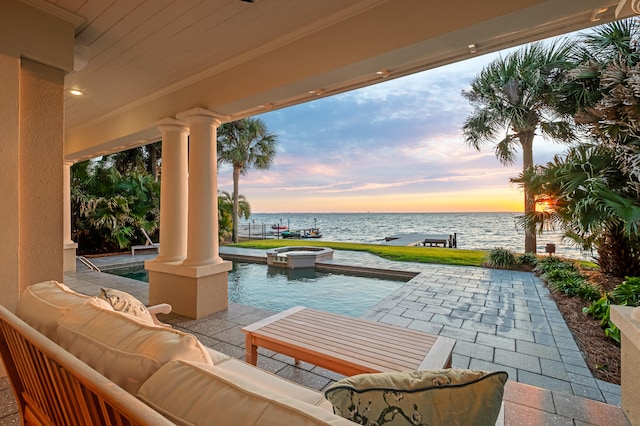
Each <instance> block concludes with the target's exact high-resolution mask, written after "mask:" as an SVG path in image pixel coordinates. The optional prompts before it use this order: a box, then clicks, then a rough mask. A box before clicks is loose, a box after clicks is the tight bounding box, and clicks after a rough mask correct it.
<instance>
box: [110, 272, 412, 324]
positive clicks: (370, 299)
mask: <svg viewBox="0 0 640 426" xmlns="http://www.w3.org/2000/svg"><path fill="white" fill-rule="evenodd" d="M104 272H109V273H112V274H116V275H120V276H125V277H129V278H133V279H136V280H139V281H146V282H148V280H149V279H148V275H147V271H146V270H144V269H142V268H141V267H140V268H136V269H128V270H123V269H121V270H114V271H104ZM405 281H406V280H391V279H387V278H384V279H381V278H375V277H370V276H366V277H364V276H357V275H345V274H339V273H332V272H324V271H316V270H315V269H284V268H274V267H268V266H267V265H262V264H257V263H243V262H233V268H232V270H231V271H229V301H230V302H234V303H239V304H242V305H248V306H253V307H255V308H262V309H268V310H271V311H276V312H280V311H284V310H285V309H289V308H290V307H292V306H296V305H302V306H307V307H309V308H314V309H320V310H324V311H328V312H334V313H338V314H345V315H350V316H353V317H358V316H361V315H362V314H363V313H365V312H366V311H367V310H368V309H370V308H372V307H373V306H374V305H375V304H376V303H378V302H380V301H381V300H382V299H384V298H385V297H387V296H388V295H390V294H391V293H392V292H394V291H395V290H397V289H398V288H400V287H401V286H402V285H403V284H404V282H405Z"/></svg>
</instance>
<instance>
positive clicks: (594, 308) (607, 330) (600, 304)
mask: <svg viewBox="0 0 640 426" xmlns="http://www.w3.org/2000/svg"><path fill="white" fill-rule="evenodd" d="M582 312H584V313H587V314H589V315H591V316H592V317H593V318H595V319H597V320H600V326H601V327H602V329H603V330H604V334H605V336H607V337H609V338H611V339H613V340H615V341H616V342H618V343H620V329H619V328H618V327H616V325H615V324H614V323H612V322H611V301H610V300H609V297H608V296H607V295H606V294H605V295H604V296H602V297H601V298H600V299H598V300H596V301H594V302H592V303H591V304H590V305H589V306H588V307H586V308H584V309H583V310H582Z"/></svg>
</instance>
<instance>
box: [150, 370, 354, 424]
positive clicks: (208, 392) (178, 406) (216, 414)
mask: <svg viewBox="0 0 640 426" xmlns="http://www.w3.org/2000/svg"><path fill="white" fill-rule="evenodd" d="M256 371H257V370H256ZM138 398H139V399H141V400H142V401H144V402H145V403H146V404H147V405H149V406H150V407H152V408H153V409H155V410H156V411H158V412H159V413H161V414H162V415H164V416H165V417H167V418H168V419H169V420H171V421H173V422H175V423H177V424H180V425H217V426H225V425H229V426H232V425H233V426H235V425H243V426H251V425H255V426H281V425H296V426H316V425H345V426H347V425H351V426H353V423H351V422H349V421H347V420H345V419H343V418H341V417H339V416H336V415H335V414H333V413H331V412H328V411H325V410H323V409H322V408H319V407H316V406H314V405H311V404H307V403H305V402H303V401H300V400H298V399H295V398H291V397H288V396H284V395H282V394H280V393H278V392H276V391H274V390H273V389H270V388H268V387H265V386H262V384H261V383H259V382H258V381H256V380H252V379H251V378H247V377H245V376H244V375H241V374H236V373H235V372H232V371H227V370H225V369H223V368H219V367H217V366H215V365H205V364H199V363H194V362H187V361H172V362H169V363H167V364H165V365H164V367H162V368H161V369H159V370H158V371H157V372H156V374H154V375H153V376H151V377H150V378H149V380H147V381H146V382H145V383H144V384H143V385H142V387H141V388H140V392H139V393H138Z"/></svg>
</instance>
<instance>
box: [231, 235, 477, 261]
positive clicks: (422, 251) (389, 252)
mask: <svg viewBox="0 0 640 426" xmlns="http://www.w3.org/2000/svg"><path fill="white" fill-rule="evenodd" d="M229 246H231V247H244V248H255V249H270V248H276V247H284V246H316V247H329V248H332V249H334V250H352V251H366V252H368V253H372V254H375V255H377V256H380V257H383V258H385V259H389V260H397V261H405V262H421V263H439V264H444V265H464V266H482V263H483V262H484V261H485V260H486V258H487V253H488V252H487V251H484V250H462V249H450V248H438V247H398V246H382V245H377V244H355V243H340V242H333V241H315V240H314V241H310V240H304V241H301V240H252V241H245V242H241V243H237V244H229Z"/></svg>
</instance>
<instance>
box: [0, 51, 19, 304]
mask: <svg viewBox="0 0 640 426" xmlns="http://www.w3.org/2000/svg"><path fill="white" fill-rule="evenodd" d="M0 76H2V78H0V93H2V96H0V129H2V131H1V132H0V224H2V225H1V226H2V234H1V235H2V238H0V277H2V282H1V283H0V304H2V305H5V306H8V307H10V308H11V307H12V306H13V303H14V302H15V300H17V294H18V291H19V270H18V268H17V265H18V264H19V261H18V260H19V256H18V250H17V248H18V244H19V235H20V233H19V223H20V222H19V208H18V203H19V197H18V190H19V188H20V186H19V185H18V183H19V176H18V158H19V146H20V145H19V144H18V141H19V136H20V126H19V125H20V111H19V109H18V108H19V105H20V102H19V100H20V97H19V87H20V86H19V81H20V60H19V59H18V58H12V57H8V56H3V55H0Z"/></svg>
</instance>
